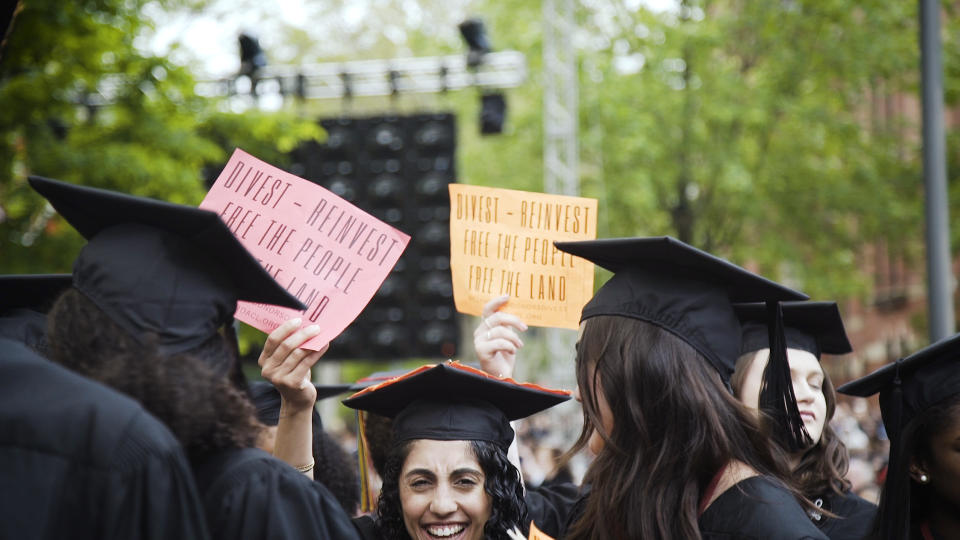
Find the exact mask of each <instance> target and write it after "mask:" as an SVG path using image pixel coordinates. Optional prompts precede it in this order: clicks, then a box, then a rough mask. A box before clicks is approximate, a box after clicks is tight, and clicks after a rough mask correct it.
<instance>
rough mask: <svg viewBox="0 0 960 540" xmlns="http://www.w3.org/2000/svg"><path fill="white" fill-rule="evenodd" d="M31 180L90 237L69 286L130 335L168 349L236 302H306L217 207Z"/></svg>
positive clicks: (219, 319) (207, 331)
mask: <svg viewBox="0 0 960 540" xmlns="http://www.w3.org/2000/svg"><path fill="white" fill-rule="evenodd" d="M29 181H30V185H31V186H33V188H34V189H35V190H36V191H37V192H39V193H40V194H41V195H43V196H44V197H46V199H47V200H48V201H50V204H52V205H53V207H54V208H55V209H56V210H57V211H58V212H59V213H60V214H61V215H62V216H63V217H64V219H66V220H67V221H68V222H69V223H70V224H71V225H73V227H74V228H76V229H77V231H78V232H80V234H81V235H83V236H84V238H86V239H87V240H88V243H87V245H86V246H84V248H83V250H82V251H81V252H80V255H79V256H78V257H77V259H76V261H75V262H74V268H73V284H74V287H76V288H77V289H78V290H79V291H80V292H82V293H83V294H85V295H86V296H87V297H88V298H90V300H92V301H93V302H94V303H95V304H96V305H97V306H98V307H100V309H102V310H103V311H104V312H105V313H106V314H107V315H108V316H109V317H110V318H111V319H112V320H113V321H114V322H115V323H117V324H118V325H119V326H120V327H121V328H123V329H124V330H126V331H127V332H128V333H129V334H130V335H131V336H133V337H135V338H138V339H139V337H140V335H142V334H143V333H146V332H150V333H153V334H155V335H156V336H157V337H158V339H159V346H160V348H161V350H162V351H163V352H164V353H166V354H175V353H178V352H183V351H185V350H189V349H191V348H193V347H196V346H197V345H200V344H201V343H203V342H204V341H206V340H207V339H209V338H210V337H211V336H213V335H214V334H215V333H216V332H217V331H218V329H219V328H220V327H221V326H223V325H225V324H229V323H231V322H232V321H233V313H234V312H235V311H236V302H237V300H246V301H249V302H260V303H264V304H274V305H278V306H284V307H289V308H293V309H300V310H302V309H305V306H304V305H303V304H302V303H301V302H300V301H298V300H297V299H296V298H295V297H294V296H293V295H291V294H290V293H288V292H287V291H286V290H285V289H284V288H283V287H282V286H281V285H280V284H278V283H277V282H276V281H275V280H274V279H273V278H272V277H271V276H270V274H269V273H267V271H266V270H264V268H263V267H262V266H261V265H260V263H259V262H258V261H257V260H256V259H255V258H254V257H253V256H252V255H251V254H250V253H249V252H248V251H247V250H246V248H244V247H243V245H242V244H241V243H240V242H239V241H238V240H237V239H236V238H235V237H234V236H233V234H232V233H231V232H230V230H229V229H228V228H227V226H226V224H224V223H223V221H222V220H221V219H220V217H219V216H218V215H217V214H215V213H214V212H210V211H208V210H202V209H199V208H194V207H191V206H184V205H179V204H172V203H168V202H164V201H158V200H155V199H148V198H144V197H136V196H132V195H127V194H124V193H117V192H114V191H108V190H103V189H96V188H91V187H86V186H78V185H73V184H68V183H65V182H60V181H57V180H50V179H47V178H41V177H37V176H31V177H30V178H29Z"/></svg>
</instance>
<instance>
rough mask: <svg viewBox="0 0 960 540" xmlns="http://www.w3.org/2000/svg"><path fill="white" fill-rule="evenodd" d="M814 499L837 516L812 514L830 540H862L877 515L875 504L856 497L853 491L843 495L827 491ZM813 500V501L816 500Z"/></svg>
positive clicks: (815, 522)
mask: <svg viewBox="0 0 960 540" xmlns="http://www.w3.org/2000/svg"><path fill="white" fill-rule="evenodd" d="M816 500H819V501H822V502H823V508H824V509H825V510H829V511H830V512H833V513H834V514H836V515H837V516H838V517H835V518H831V517H827V516H824V515H822V514H821V515H820V516H819V519H818V516H816V515H815V516H813V522H814V524H816V525H817V527H819V528H820V530H821V531H822V532H823V534H825V535H827V537H828V538H830V540H862V539H863V538H865V537H866V536H867V534H868V533H869V532H870V528H871V527H872V526H873V519H874V518H875V517H876V515H877V505H875V504H873V503H872V502H869V501H866V500H864V499H862V498H860V497H858V496H857V495H856V494H855V493H852V492H847V493H846V494H844V495H837V494H836V493H833V492H831V493H829V494H827V495H824V496H823V497H820V498H818V499H816ZM816 500H815V502H816Z"/></svg>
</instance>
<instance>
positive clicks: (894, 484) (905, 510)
mask: <svg viewBox="0 0 960 540" xmlns="http://www.w3.org/2000/svg"><path fill="white" fill-rule="evenodd" d="M902 363H903V359H902V358H901V359H899V360H897V363H896V371H895V372H894V377H893V389H892V390H891V391H890V427H888V428H887V438H888V439H889V440H890V458H889V459H888V461H887V478H886V484H885V486H884V489H883V494H884V497H883V500H881V501H880V508H879V512H878V513H879V515H881V516H885V518H884V522H883V523H880V527H881V530H880V533H881V534H882V538H909V537H910V477H909V476H908V475H907V474H906V468H903V470H901V467H900V466H899V463H900V453H901V452H900V450H901V442H902V437H901V435H902V431H903V425H901V418H902V416H903V385H902V384H901V380H900V365H901V364H902Z"/></svg>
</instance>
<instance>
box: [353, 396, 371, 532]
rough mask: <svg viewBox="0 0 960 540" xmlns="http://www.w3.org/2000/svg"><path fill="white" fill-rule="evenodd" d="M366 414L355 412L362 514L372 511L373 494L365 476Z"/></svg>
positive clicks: (368, 480) (368, 479) (366, 475)
mask: <svg viewBox="0 0 960 540" xmlns="http://www.w3.org/2000/svg"><path fill="white" fill-rule="evenodd" d="M365 416H366V414H365V413H364V412H363V411H360V410H358V411H357V465H358V472H359V476H360V511H361V512H363V513H367V512H372V511H373V506H374V505H373V493H371V490H370V478H369V475H368V474H367V437H366V435H365V433H366V430H365V429H364V425H365V424H366V418H365Z"/></svg>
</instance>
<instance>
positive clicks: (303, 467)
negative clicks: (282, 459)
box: [294, 459, 313, 474]
mask: <svg viewBox="0 0 960 540" xmlns="http://www.w3.org/2000/svg"><path fill="white" fill-rule="evenodd" d="M294 468H295V469H297V470H298V471H300V472H302V473H303V474H307V473H308V472H310V471H312V470H313V460H312V459H311V460H310V463H307V464H306V465H298V466H296V467H294Z"/></svg>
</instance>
